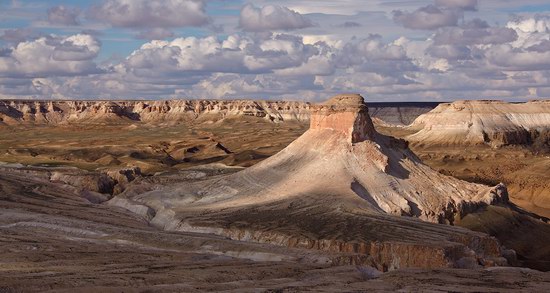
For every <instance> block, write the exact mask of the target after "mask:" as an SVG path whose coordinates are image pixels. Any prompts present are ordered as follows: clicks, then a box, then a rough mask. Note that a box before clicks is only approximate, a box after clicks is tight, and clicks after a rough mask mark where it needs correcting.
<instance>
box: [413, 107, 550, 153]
mask: <svg viewBox="0 0 550 293" xmlns="http://www.w3.org/2000/svg"><path fill="white" fill-rule="evenodd" d="M410 128H411V129H417V130H419V131H418V132H416V133H414V134H412V135H409V136H407V137H406V139H407V140H409V141H411V142H415V143H416V142H418V143H423V144H436V145H481V144H488V145H491V146H494V147H498V146H501V145H507V144H528V143H529V142H530V140H531V138H532V136H534V135H535V136H536V132H540V131H547V130H548V129H550V101H531V102H527V103H507V102H503V101H457V102H453V103H445V104H440V105H439V106H437V107H436V108H435V109H433V110H432V111H430V112H428V113H425V114H423V115H420V116H419V117H418V118H416V119H415V121H414V122H413V123H412V124H411V125H410Z"/></svg>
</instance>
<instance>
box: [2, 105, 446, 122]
mask: <svg viewBox="0 0 550 293" xmlns="http://www.w3.org/2000/svg"><path fill="white" fill-rule="evenodd" d="M435 106H436V104H435V103H374V105H373V106H372V107H371V108H370V109H369V112H370V116H372V117H373V118H376V119H378V120H380V121H382V122H383V123H386V124H390V125H408V124H409V123H410V122H412V121H413V120H414V119H415V118H416V117H418V116H419V115H420V114H423V113H426V112H428V111H429V110H431V109H433V108H434V107H435ZM312 110H313V109H312V108H311V104H310V103H307V102H299V101H254V100H168V101H28V100H4V101H0V125H1V124H8V125H18V124H39V125H42V124H46V125H64V124H68V123H109V122H111V123H113V122H115V123H116V122H144V123H151V124H158V123H167V124H170V123H180V122H188V121H196V120H198V121H201V120H207V121H208V120H210V121H217V120H220V119H223V118H227V117H239V116H251V117H257V118H259V119H265V120H267V121H271V122H275V123H278V122H285V121H298V122H305V123H307V122H308V121H309V119H310V113H311V111H312Z"/></svg>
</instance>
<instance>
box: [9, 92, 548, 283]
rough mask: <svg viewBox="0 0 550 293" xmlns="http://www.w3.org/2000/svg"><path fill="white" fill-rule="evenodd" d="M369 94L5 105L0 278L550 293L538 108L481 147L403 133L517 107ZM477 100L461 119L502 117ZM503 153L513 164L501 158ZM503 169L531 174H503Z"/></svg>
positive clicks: (541, 122) (545, 114) (544, 115)
mask: <svg viewBox="0 0 550 293" xmlns="http://www.w3.org/2000/svg"><path fill="white" fill-rule="evenodd" d="M537 103H538V104H540V103H542V104H543V105H545V104H544V103H543V102H537ZM373 104H374V106H372V107H371V106H369V104H366V103H365V102H364V98H363V97H362V96H360V95H357V94H345V95H337V96H335V97H333V98H331V99H329V100H327V101H325V102H324V103H320V104H314V103H299V102H255V101H245V100H237V101H163V102H157V101H152V102H148V101H145V102H143V101H140V102H133V101H129V102H82V103H80V102H63V101H62V102H53V101H43V102H34V101H33V102H31V101H4V102H3V105H4V107H3V111H2V117H1V118H2V121H3V126H2V127H1V129H0V132H1V135H2V140H1V147H2V149H1V150H0V153H1V154H2V155H1V159H2V161H3V162H4V163H3V165H1V166H0V169H1V170H2V172H1V176H0V177H1V178H0V180H1V182H2V185H1V186H2V201H1V202H2V209H3V212H2V225H1V226H0V227H1V229H2V231H3V233H2V235H4V236H3V244H2V245H3V247H4V251H5V253H4V254H3V259H4V264H6V266H4V269H3V274H5V275H4V276H5V278H3V279H2V282H3V283H6V284H8V286H7V288H21V289H24V290H31V291H32V290H37V289H39V288H42V286H48V287H47V288H49V289H51V290H54V291H58V290H69V289H70V288H72V287H73V286H76V287H78V288H81V289H82V290H88V291H96V290H112V291H117V290H131V291H132V290H135V291H140V290H143V289H144V288H147V290H149V289H150V290H159V291H164V290H168V291H188V290H189V291H202V290H215V291H216V290H221V289H224V290H226V289H227V290H230V289H231V290H233V289H234V290H237V289H238V290H244V291H247V290H251V291H255V290H268V289H273V290H291V291H292V290H314V291H353V290H369V289H371V290H381V291H393V290H405V291H406V290H421V291H422V290H443V291H444V290H447V289H443V287H439V286H440V285H438V284H439V282H449V284H450V286H455V287H445V288H456V290H458V291H463V290H470V291H477V290H481V291H485V290H494V291H495V292H496V291H498V292H502V291H506V290H509V291H515V290H520V289H521V290H523V289H528V290H535V291H536V290H539V289H540V290H542V288H546V287H547V286H548V283H547V282H550V278H548V277H547V273H545V271H547V270H549V269H550V247H549V246H548V245H547V244H546V243H547V242H546V241H547V240H549V239H550V226H549V224H548V223H547V221H548V219H547V218H546V217H545V216H544V215H545V214H548V206H547V205H544V202H545V201H547V200H548V198H549V196H550V194H549V190H548V186H547V185H545V184H548V182H550V181H549V180H548V177H547V176H548V172H539V173H536V168H541V166H546V167H548V164H547V163H545V162H547V161H548V160H549V159H548V157H547V154H548V149H546V148H545V147H547V146H548V141H542V139H544V136H543V135H539V133H545V132H544V131H545V130H547V129H548V128H545V127H547V126H546V125H548V124H545V123H546V122H545V121H549V122H550V120H548V117H550V114H548V113H550V112H543V111H540V107H536V108H535V109H537V111H539V112H537V113H538V114H540V115H538V116H537V119H535V121H536V122H537V123H539V124H537V125H535V126H531V125H523V124H520V125H517V126H515V127H511V126H509V125H504V126H503V128H505V129H509V131H510V133H512V134H510V135H513V136H514V137H515V138H517V139H516V140H514V141H499V142H498V143H494V142H493V141H484V140H483V137H486V136H487V135H486V134H485V133H491V131H493V129H491V128H487V129H482V130H479V131H480V134H471V133H470V132H468V131H469V129H470V128H472V127H468V126H467V125H468V123H469V122H468V121H466V122H463V120H462V119H460V120H458V122H456V124H458V125H459V126H460V125H466V126H464V127H463V128H464V129H465V130H464V131H463V132H460V134H461V135H462V133H464V134H463V135H464V136H471V137H473V138H472V140H471V141H469V140H467V139H460V140H458V141H459V142H460V144H459V143H457V140H454V137H455V136H454V134H453V137H451V138H449V139H448V138H445V137H441V138H439V137H438V140H436V141H435V142H432V141H428V140H421V142H419V141H418V140H414V139H411V137H415V136H417V135H419V134H422V132H423V131H428V130H431V129H436V130H438V131H441V130H440V129H441V128H443V127H449V128H451V129H457V128H458V127H457V126H456V125H455V124H452V120H450V119H446V118H444V119H438V117H437V116H438V115H442V114H440V113H441V110H440V109H447V108H449V107H453V106H454V105H455V104H458V105H464V104H466V105H471V107H469V108H468V110H469V111H477V109H476V106H477V105H483V106H484V107H487V105H491V104H494V105H495V107H496V108H498V107H501V106H507V107H512V105H508V104H505V103H502V102H456V103H452V104H445V103H443V104H437V105H436V104H425V103H405V104H399V103H396V104H380V105H378V104H376V103H373ZM530 104H531V103H525V104H521V105H519V106H521V107H518V108H519V109H518V110H516V111H517V112H518V113H520V114H522V115H525V114H524V112H522V111H523V108H526V107H525V106H529V105H530ZM538 104H537V105H538ZM459 109H461V108H459ZM543 110H544V109H543ZM459 111H465V110H464V108H462V109H461V110H459ZM490 111H492V112H490V113H486V110H482V111H480V112H481V113H480V114H472V113H461V114H465V115H467V116H468V117H471V116H475V115H477V118H476V119H475V120H473V121H474V123H475V122H478V121H484V119H491V120H498V117H499V115H500V113H499V112H498V111H495V110H494V109H492V108H491V109H490ZM371 115H372V116H371ZM448 115H454V113H451V114H448ZM432 116H436V117H435V118H434V119H429V121H430V123H431V124H429V126H426V124H427V123H426V122H424V121H425V120H427V119H428V118H429V117H432ZM486 116H488V117H489V118H486ZM519 116H520V117H521V115H519ZM151 117H154V119H153V118H151ZM451 117H452V116H451ZM545 119H547V120H545ZM407 122H410V124H408V125H407V124H406V123H407ZM436 123H440V124H437V126H434V125H436ZM478 123H480V124H483V125H488V124H489V123H484V122H478ZM496 125H497V126H499V125H500V124H498V123H497V124H496ZM474 129H475V128H474ZM443 133H448V132H445V131H443ZM501 133H503V135H502V136H503V137H507V136H508V135H509V134H508V132H501ZM518 133H520V134H518ZM14 134H17V136H16V137H14ZM390 134H392V135H394V136H393V137H392V136H389V135H390ZM476 135H477V136H476ZM520 135H524V136H523V137H521V136H520ZM430 137H436V136H435V135H434V136H430ZM478 137H481V140H478V139H477V138H478ZM167 138H170V139H167ZM444 139H445V142H446V143H443V142H442V140H444ZM497 139H500V138H497ZM462 143H463V144H462ZM472 149H475V150H476V152H475V154H476V156H475V157H474V156H473V155H472V154H471V153H470V152H471V150H472ZM417 154H418V155H417ZM510 156H515V157H516V158H521V159H522V160H521V162H523V163H521V164H516V165H514V164H513V162H510V161H508V164H509V165H503V164H502V163H503V162H505V161H507V160H508V158H510ZM423 160H425V161H426V162H427V163H426V164H425V163H423ZM525 162H533V163H532V164H526V163H525ZM510 165H511V166H510ZM464 166H467V167H464ZM504 166H509V167H508V168H511V169H515V170H516V172H518V173H517V174H523V173H522V172H525V170H524V169H523V168H527V170H531V172H534V173H535V174H537V177H534V178H533V177H531V176H532V175H531V172H530V173H526V177H523V178H522V177H519V176H511V177H504V176H502V174H503V173H502V171H500V172H499V170H502V168H503V167H504ZM466 170H467V171H466ZM468 172H470V173H468ZM473 172H476V173H473ZM472 173H473V174H472ZM482 175H484V176H486V177H484V176H482ZM545 176H546V177H545ZM455 177H456V178H458V179H455ZM508 178H512V179H513V180H510V179H508ZM463 180H464V181H463ZM529 180H532V181H530V182H538V184H537V185H521V186H523V190H522V191H523V193H519V192H514V191H513V190H514V189H512V190H510V189H508V187H507V186H510V185H511V186H516V185H514V184H520V183H521V182H524V181H529ZM535 180H536V181H535ZM501 182H503V183H501ZM528 195H536V196H528ZM535 199H538V201H537V200H535ZM526 203H527V204H526ZM223 271H225V272H226V273H221V272H223ZM41 272H42V273H41ZM110 272H113V274H111V273H110ZM114 272H117V273H114ZM37 274H38V275H37ZM75 274H76V275H75ZM424 274H429V275H430V276H431V277H430V279H429V280H428V281H426V280H423V279H422V278H420V276H421V275H424ZM464 274H466V275H464ZM329 276H330V279H329V280H327V279H326V278H327V277H329ZM344 276H345V277H344ZM483 276H490V277H487V278H489V279H484V277H483ZM511 276H514V277H511ZM460 278H473V279H477V280H478V281H476V282H473V283H467V284H464V283H462V282H461V281H460ZM98 279H101V281H100V282H99V281H97V280H98ZM201 280H202V281H201ZM396 280H403V282H405V280H414V281H413V282H412V283H408V284H407V285H405V284H402V285H399V284H401V283H399V282H398V283H397V284H396V283H395V282H396ZM496 280H499V281H496ZM500 280H508V281H507V282H508V283H507V282H504V283H502V281H500ZM511 280H513V281H511ZM229 281H230V282H231V283H232V284H233V285H227V284H225V283H227V282H229ZM326 282H328V283H330V286H328V287H327V283H326ZM407 282H408V281H407ZM207 283H208V285H207ZM23 284H24V285H23ZM283 284H284V285H283ZM226 286H229V287H226ZM422 288H424V289H422Z"/></svg>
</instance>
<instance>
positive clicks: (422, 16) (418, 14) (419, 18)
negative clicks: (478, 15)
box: [393, 5, 462, 30]
mask: <svg viewBox="0 0 550 293" xmlns="http://www.w3.org/2000/svg"><path fill="white" fill-rule="evenodd" d="M461 17H462V11H461V10H456V9H445V8H441V7H437V6H435V5H428V6H425V7H421V8H419V9H417V10H415V11H413V12H407V11H401V10H394V11H393V20H394V21H395V22H396V23H398V24H401V25H403V26H404V27H406V28H410V29H419V30H432V29H437V28H440V27H446V26H456V25H457V24H458V20H459V19H460V18H461Z"/></svg>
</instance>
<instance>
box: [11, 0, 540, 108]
mask: <svg viewBox="0 0 550 293" xmlns="http://www.w3.org/2000/svg"><path fill="white" fill-rule="evenodd" d="M349 92H352V93H360V94H362V95H363V96H364V97H365V98H366V99H367V101H387V102H390V101H451V100H457V99H501V100H508V101H524V100H532V99H541V98H550V3H549V2H548V0H523V1H516V0H410V1H403V0H341V1H333V0H293V1H291V0H279V1H274V0H258V1H240V0H237V1H235V0H233V1H229V0H156V1H155V0H82V1H68V0H54V1H32V0H31V1H23V0H0V98H4V99H7V98H9V99H179V98H186V99H236V98H252V99H288V100H305V101H319V100H323V99H326V98H327V97H329V96H332V95H334V94H337V93H349Z"/></svg>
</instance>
